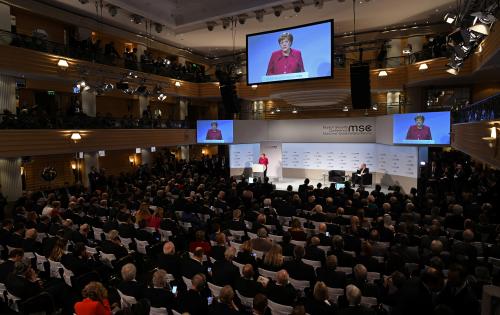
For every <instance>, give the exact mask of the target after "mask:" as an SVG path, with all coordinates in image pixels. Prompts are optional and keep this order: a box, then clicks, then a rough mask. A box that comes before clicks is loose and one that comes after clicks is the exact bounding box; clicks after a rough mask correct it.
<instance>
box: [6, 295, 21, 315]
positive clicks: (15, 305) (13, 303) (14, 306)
mask: <svg viewBox="0 0 500 315" xmlns="http://www.w3.org/2000/svg"><path fill="white" fill-rule="evenodd" d="M5 297H6V299H7V305H9V307H10V309H11V310H13V311H14V312H17V313H19V302H20V301H21V298H18V297H17V296H15V295H13V294H12V293H10V292H9V291H6V294H5Z"/></svg>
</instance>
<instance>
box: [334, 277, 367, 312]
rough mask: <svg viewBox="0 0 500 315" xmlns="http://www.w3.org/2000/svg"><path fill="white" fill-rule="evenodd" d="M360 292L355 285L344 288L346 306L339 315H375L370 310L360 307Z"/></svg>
mask: <svg viewBox="0 0 500 315" xmlns="http://www.w3.org/2000/svg"><path fill="white" fill-rule="evenodd" d="M361 296H362V294H361V290H360V289H359V288H358V287H356V286H355V285H352V284H350V285H348V286H347V287H346V299H347V303H348V306H347V307H346V308H344V309H341V310H340V311H339V312H338V314H339V315H375V314H376V313H375V312H374V311H372V310H371V309H368V308H365V307H364V306H362V305H361Z"/></svg>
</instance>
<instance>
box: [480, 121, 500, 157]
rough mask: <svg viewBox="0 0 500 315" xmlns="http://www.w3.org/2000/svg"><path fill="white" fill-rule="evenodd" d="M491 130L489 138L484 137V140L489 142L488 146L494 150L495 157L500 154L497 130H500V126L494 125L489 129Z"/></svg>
mask: <svg viewBox="0 0 500 315" xmlns="http://www.w3.org/2000/svg"><path fill="white" fill-rule="evenodd" d="M488 129H489V130H490V136H489V137H483V140H485V141H488V146H489V147H490V148H492V149H493V152H494V154H493V156H495V157H496V156H497V154H498V138H497V129H500V124H494V125H493V127H490V128H488Z"/></svg>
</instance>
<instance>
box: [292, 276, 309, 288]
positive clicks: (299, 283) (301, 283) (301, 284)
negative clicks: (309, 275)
mask: <svg viewBox="0 0 500 315" xmlns="http://www.w3.org/2000/svg"><path fill="white" fill-rule="evenodd" d="M290 284H291V285H293V287H294V288H295V290H298V291H304V289H305V288H309V285H310V282H309V281H307V280H295V279H292V278H290Z"/></svg>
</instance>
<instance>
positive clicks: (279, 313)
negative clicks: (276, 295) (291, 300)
mask: <svg viewBox="0 0 500 315" xmlns="http://www.w3.org/2000/svg"><path fill="white" fill-rule="evenodd" d="M267 306H269V308H270V309H271V311H272V313H273V315H290V314H291V313H292V312H293V307H291V306H288V305H282V304H278V303H275V302H273V301H271V300H268V304H267Z"/></svg>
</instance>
